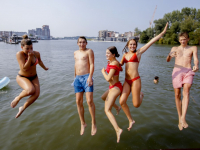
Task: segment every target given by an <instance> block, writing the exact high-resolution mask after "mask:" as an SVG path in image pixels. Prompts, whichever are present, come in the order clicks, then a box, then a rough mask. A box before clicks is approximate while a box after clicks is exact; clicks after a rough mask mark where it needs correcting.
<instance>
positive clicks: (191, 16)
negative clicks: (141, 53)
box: [140, 7, 200, 45]
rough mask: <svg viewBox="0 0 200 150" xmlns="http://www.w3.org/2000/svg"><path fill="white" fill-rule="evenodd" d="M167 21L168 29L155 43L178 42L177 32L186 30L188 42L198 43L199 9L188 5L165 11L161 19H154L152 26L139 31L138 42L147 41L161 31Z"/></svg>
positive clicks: (199, 37) (199, 32)
mask: <svg viewBox="0 0 200 150" xmlns="http://www.w3.org/2000/svg"><path fill="white" fill-rule="evenodd" d="M167 22H168V23H169V26H168V30H167V32H166V34H165V35H164V37H162V38H161V39H160V40H159V41H158V42H157V43H159V44H178V43H179V41H178V34H179V33H180V32H187V33H188V34H189V38H190V41H189V44H191V45H199V44H200V9H198V10H197V9H196V8H188V7H185V8H183V9H182V10H181V11H179V10H176V11H173V12H171V13H167V14H165V15H164V17H163V18H162V19H158V20H155V21H154V24H155V26H154V28H148V29H146V30H144V31H143V32H141V34H140V42H141V43H147V42H148V41H149V40H151V39H152V38H153V37H154V36H155V35H158V34H159V33H161V32H162V30H163V29H164V27H165V25H166V23H167Z"/></svg>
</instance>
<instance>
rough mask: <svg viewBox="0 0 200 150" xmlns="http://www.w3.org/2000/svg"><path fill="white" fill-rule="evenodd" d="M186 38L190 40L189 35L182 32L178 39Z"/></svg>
mask: <svg viewBox="0 0 200 150" xmlns="http://www.w3.org/2000/svg"><path fill="white" fill-rule="evenodd" d="M181 36H184V37H185V38H189V35H188V33H187V32H181V33H179V35H178V37H181Z"/></svg>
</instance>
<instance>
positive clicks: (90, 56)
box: [74, 36, 97, 135]
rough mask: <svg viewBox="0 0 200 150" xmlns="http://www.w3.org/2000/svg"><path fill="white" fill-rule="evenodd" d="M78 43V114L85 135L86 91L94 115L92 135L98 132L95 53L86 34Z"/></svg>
mask: <svg viewBox="0 0 200 150" xmlns="http://www.w3.org/2000/svg"><path fill="white" fill-rule="evenodd" d="M77 44H78V46H79V50H77V51H75V52H74V59H75V74H74V77H75V79H74V91H75V94H76V103H77V109H78V114H79V117H80V121H81V131H80V135H83V133H84V131H85V127H86V126H87V124H86V123H85V119H84V107H83V93H84V92H85V93H86V100H87V104H88V106H89V111H90V115H91V117H92V129H91V135H95V134H96V132H97V127H96V120H95V105H94V102H93V79H92V76H93V73H94V53H93V51H92V50H91V49H89V48H86V45H87V40H86V38H85V37H84V36H81V37H79V38H78V41H77Z"/></svg>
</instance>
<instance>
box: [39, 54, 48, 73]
mask: <svg viewBox="0 0 200 150" xmlns="http://www.w3.org/2000/svg"><path fill="white" fill-rule="evenodd" d="M38 64H39V65H40V66H41V67H42V68H43V69H44V70H48V69H49V68H47V67H45V65H44V64H43V62H42V60H41V57H40V53H39V52H38Z"/></svg>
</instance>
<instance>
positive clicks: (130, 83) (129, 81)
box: [125, 76, 140, 86]
mask: <svg viewBox="0 0 200 150" xmlns="http://www.w3.org/2000/svg"><path fill="white" fill-rule="evenodd" d="M139 78H140V76H137V77H135V78H133V79H131V80H128V79H126V78H125V81H126V82H127V83H128V84H129V85H130V86H131V85H132V83H133V82H134V81H135V80H137V79H139Z"/></svg>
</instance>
